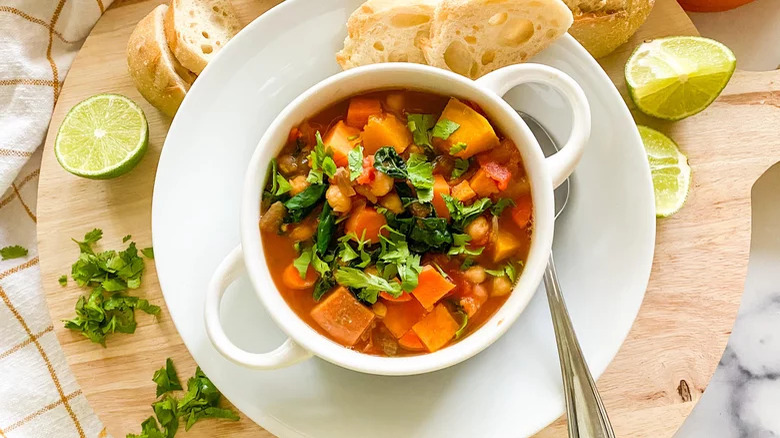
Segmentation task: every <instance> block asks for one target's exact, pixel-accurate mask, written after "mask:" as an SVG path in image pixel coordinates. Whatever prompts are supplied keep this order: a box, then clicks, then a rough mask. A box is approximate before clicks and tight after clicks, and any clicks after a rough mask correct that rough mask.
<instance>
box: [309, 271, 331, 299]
mask: <svg viewBox="0 0 780 438" xmlns="http://www.w3.org/2000/svg"><path fill="white" fill-rule="evenodd" d="M335 285H336V280H335V279H334V278H333V274H332V273H331V272H328V273H327V274H325V275H323V276H321V277H320V278H319V279H318V280H317V282H316V283H314V301H319V300H321V299H322V297H323V295H325V294H326V293H328V291H329V290H331V289H333V286H335Z"/></svg>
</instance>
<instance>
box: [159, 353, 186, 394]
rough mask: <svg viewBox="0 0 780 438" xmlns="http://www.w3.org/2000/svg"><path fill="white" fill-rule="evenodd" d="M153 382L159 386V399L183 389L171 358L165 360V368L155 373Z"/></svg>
mask: <svg viewBox="0 0 780 438" xmlns="http://www.w3.org/2000/svg"><path fill="white" fill-rule="evenodd" d="M152 381H154V383H156V384H157V397H159V396H161V395H163V394H165V393H166V392H171V391H174V390H178V389H182V387H181V382H179V377H177V376H176V369H175V368H174V367H173V361H172V360H171V358H168V359H166V360H165V367H164V368H160V369H159V370H157V371H155V372H154V376H153V377H152Z"/></svg>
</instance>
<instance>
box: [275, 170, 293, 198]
mask: <svg viewBox="0 0 780 438" xmlns="http://www.w3.org/2000/svg"><path fill="white" fill-rule="evenodd" d="M290 190H292V185H291V184H290V183H289V182H288V181H287V178H285V177H283V176H282V175H281V174H276V192H275V193H274V195H276V196H281V195H284V194H285V193H287V192H289V191H290Z"/></svg>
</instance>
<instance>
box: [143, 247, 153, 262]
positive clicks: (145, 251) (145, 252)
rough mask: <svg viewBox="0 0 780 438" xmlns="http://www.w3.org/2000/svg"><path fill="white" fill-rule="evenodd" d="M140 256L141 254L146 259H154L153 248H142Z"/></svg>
mask: <svg viewBox="0 0 780 438" xmlns="http://www.w3.org/2000/svg"><path fill="white" fill-rule="evenodd" d="M141 254H143V255H144V257H146V258H147V259H154V248H152V247H151V246H150V247H149V248H144V249H142V250H141Z"/></svg>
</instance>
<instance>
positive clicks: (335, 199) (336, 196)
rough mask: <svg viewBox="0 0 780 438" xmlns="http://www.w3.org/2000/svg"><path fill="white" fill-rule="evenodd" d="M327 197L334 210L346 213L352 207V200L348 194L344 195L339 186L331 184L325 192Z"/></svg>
mask: <svg viewBox="0 0 780 438" xmlns="http://www.w3.org/2000/svg"><path fill="white" fill-rule="evenodd" d="M325 199H327V200H328V204H330V206H331V207H332V208H333V211H336V212H339V213H346V212H348V211H349V210H350V209H351V208H352V201H351V200H350V199H349V197H348V196H344V193H342V192H341V189H339V186H336V185H331V186H330V187H328V191H327V192H325Z"/></svg>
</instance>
